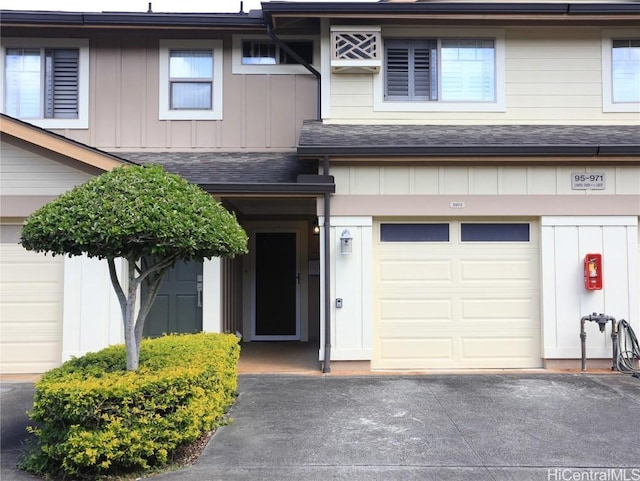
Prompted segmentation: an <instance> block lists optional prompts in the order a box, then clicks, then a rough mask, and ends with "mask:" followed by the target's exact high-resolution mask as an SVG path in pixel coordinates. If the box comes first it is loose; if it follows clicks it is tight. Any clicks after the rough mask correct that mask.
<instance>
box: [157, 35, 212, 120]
mask: <svg viewBox="0 0 640 481" xmlns="http://www.w3.org/2000/svg"><path fill="white" fill-rule="evenodd" d="M159 60H160V61H159V64H160V76H159V78H160V88H159V92H160V99H159V118H160V120H219V119H221V118H222V76H223V75H222V74H223V71H222V65H223V64H222V41H221V40H161V41H160V59H159Z"/></svg>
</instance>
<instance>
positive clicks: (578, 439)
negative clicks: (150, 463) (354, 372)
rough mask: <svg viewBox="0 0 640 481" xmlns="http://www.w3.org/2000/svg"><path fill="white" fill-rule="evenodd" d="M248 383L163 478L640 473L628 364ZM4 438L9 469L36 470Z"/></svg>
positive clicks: (354, 479) (638, 394)
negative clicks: (186, 459)
mask: <svg viewBox="0 0 640 481" xmlns="http://www.w3.org/2000/svg"><path fill="white" fill-rule="evenodd" d="M3 387H4V385H3ZM239 391H240V395H239V398H238V401H237V403H236V404H235V406H234V407H233V409H232V411H231V415H232V417H233V422H232V423H231V424H230V425H228V426H224V427H222V428H220V429H219V430H218V431H217V432H216V434H215V435H214V437H213V438H212V440H211V441H210V443H209V444H208V446H207V448H206V449H205V451H204V452H203V454H202V456H201V457H200V459H199V460H198V462H197V463H196V464H195V465H194V466H192V467H189V468H185V469H181V470H178V471H175V472H172V473H165V474H161V475H156V476H153V477H152V478H151V479H152V480H153V481H174V480H175V481H178V480H179V481H215V480H221V481H222V480H224V481H240V480H262V481H269V480H278V481H287V480H292V481H293V480H296V481H301V480H316V479H317V480H323V481H324V480H349V481H358V480H372V481H378V480H380V481H382V480H384V481H389V480H391V481H393V480H416V481H417V480H420V481H429V480H434V481H447V480H456V481H465V480H473V481H484V480H492V481H495V480H517V481H527V480H532V481H533V480H535V481H538V480H539V481H545V480H547V481H548V480H565V479H607V480H609V479H611V480H613V479H623V480H625V481H631V480H640V380H638V379H635V378H633V377H631V376H629V375H622V374H605V375H584V374H545V373H539V374H538V373H535V374H476V375H461V374H452V375H422V376H361V377H360V376H358V377H339V376H329V377H322V376H285V375H260V376H258V375H245V376H241V378H240V386H239ZM2 409H3V411H2V417H3V423H2V431H3V438H4V436H5V426H4V422H5V419H6V418H5V401H4V395H3V408H2ZM5 448H6V446H5V443H4V442H3V453H2V455H3V456H2V458H3V459H2V464H3V469H2V480H3V481H14V480H15V481H22V480H32V479H33V478H32V477H24V476H25V475H23V474H21V473H18V472H16V471H13V472H10V471H9V470H8V469H5ZM603 473H604V474H603ZM572 476H573V477H572ZM576 476H578V477H576ZM589 476H591V477H589ZM602 476H608V477H602Z"/></svg>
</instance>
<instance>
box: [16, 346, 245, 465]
mask: <svg viewBox="0 0 640 481" xmlns="http://www.w3.org/2000/svg"><path fill="white" fill-rule="evenodd" d="M239 354H240V346H239V345H238V338H237V337H236V336H234V335H230V334H188V335H172V336H165V337H162V338H159V339H153V340H145V341H143V343H142V347H141V351H140V368H139V370H138V371H137V372H129V371H126V369H125V350H124V346H112V347H109V348H107V349H104V350H102V351H100V352H97V353H92V354H88V355H86V356H83V357H81V358H77V359H72V360H71V361H68V362H66V363H65V364H63V365H62V366H61V367H59V368H57V369H53V370H52V371H49V372H48V373H46V374H45V375H44V376H43V377H42V379H41V380H40V382H38V383H37V384H36V396H35V403H34V407H33V410H32V412H31V413H30V417H31V419H32V420H33V421H34V422H35V424H36V426H37V427H35V428H32V430H33V432H34V433H35V434H36V435H37V438H38V448H39V452H37V453H35V454H34V453H32V454H31V455H30V456H28V457H27V458H26V459H25V461H24V462H23V467H25V469H28V470H31V471H36V472H38V473H39V474H45V473H46V474H53V475H66V476H69V475H71V476H95V475H97V474H106V473H114V472H122V471H129V470H136V469H147V468H150V467H156V466H161V465H163V464H166V463H167V461H169V460H170V457H171V454H172V453H173V452H174V451H175V449H176V448H178V447H179V446H181V445H184V444H186V443H189V442H192V441H194V440H196V439H198V438H199V437H200V436H202V435H203V434H204V433H206V432H208V431H210V430H212V429H213V428H215V427H216V426H218V425H219V424H220V423H221V422H222V421H223V416H224V414H225V412H226V411H227V410H228V409H229V407H230V406H231V405H232V404H233V402H234V399H235V394H236V389H237V369H236V366H237V362H238V357H239Z"/></svg>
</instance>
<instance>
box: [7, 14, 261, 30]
mask: <svg viewBox="0 0 640 481" xmlns="http://www.w3.org/2000/svg"><path fill="white" fill-rule="evenodd" d="M0 19H1V22H2V26H3V27H8V26H43V25H45V26H60V27H105V28H107V27H109V28H110V27H142V28H145V27H147V28H163V27H166V28H181V27H182V28H217V29H220V28H264V21H263V18H262V13H261V12H260V11H258V10H255V11H251V12H249V13H128V12H95V13H83V12H48V11H26V10H1V11H0Z"/></svg>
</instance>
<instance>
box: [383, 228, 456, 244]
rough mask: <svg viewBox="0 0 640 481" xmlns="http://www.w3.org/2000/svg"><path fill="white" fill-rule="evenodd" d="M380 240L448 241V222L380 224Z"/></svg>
mask: <svg viewBox="0 0 640 481" xmlns="http://www.w3.org/2000/svg"><path fill="white" fill-rule="evenodd" d="M380 241H381V242H448V241H449V224H380Z"/></svg>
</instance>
